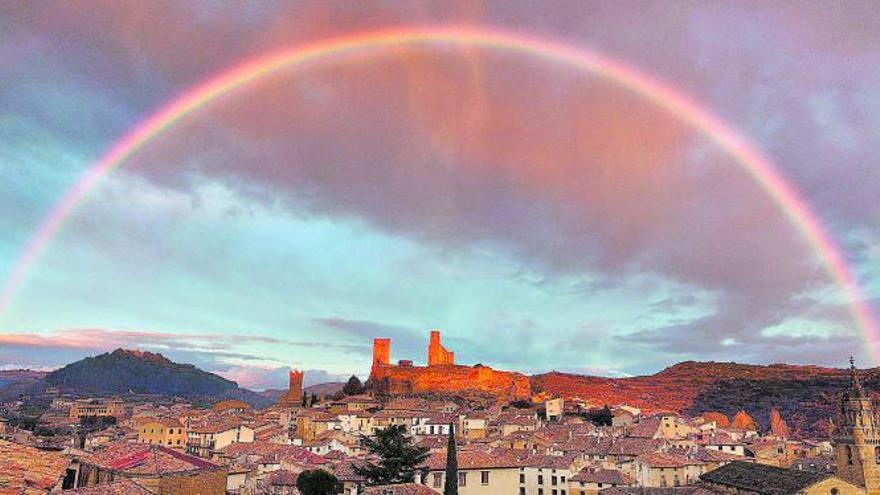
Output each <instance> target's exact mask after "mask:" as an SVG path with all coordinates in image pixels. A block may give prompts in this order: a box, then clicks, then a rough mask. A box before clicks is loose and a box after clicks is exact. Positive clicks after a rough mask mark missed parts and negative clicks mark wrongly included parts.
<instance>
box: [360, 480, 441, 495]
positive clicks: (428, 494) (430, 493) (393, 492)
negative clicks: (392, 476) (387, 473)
mask: <svg viewBox="0 0 880 495" xmlns="http://www.w3.org/2000/svg"><path fill="white" fill-rule="evenodd" d="M364 495H437V492H435V491H434V490H432V489H430V488H428V487H427V486H425V485H420V484H418V483H401V484H399V485H378V486H372V487H369V488H367V489H366V491H365V492H364Z"/></svg>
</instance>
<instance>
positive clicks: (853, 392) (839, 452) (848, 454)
mask: <svg viewBox="0 0 880 495" xmlns="http://www.w3.org/2000/svg"><path fill="white" fill-rule="evenodd" d="M840 415H841V417H840V424H839V425H838V426H837V429H836V431H835V434H834V456H835V459H836V461H837V476H839V477H840V478H843V479H844V480H846V481H849V482H850V483H853V484H854V485H857V486H861V487H864V488H865V492H866V493H867V494H868V495H875V494H876V495H880V430H878V426H880V423H878V418H877V416H876V415H875V413H874V401H873V400H872V399H871V398H870V397H869V396H868V395H867V394H866V393H865V391H864V390H863V389H862V384H861V383H860V382H859V374H858V371H857V370H856V367H855V362H854V361H853V359H852V358H850V387H849V391H847V393H846V394H844V396H843V398H842V399H841V404H840Z"/></svg>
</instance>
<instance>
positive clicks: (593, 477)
mask: <svg viewBox="0 0 880 495" xmlns="http://www.w3.org/2000/svg"><path fill="white" fill-rule="evenodd" d="M571 481H579V482H583V483H602V484H608V485H617V486H625V485H634V484H635V483H636V480H634V479H632V478H631V477H629V476H627V475H626V473H622V472H620V471H618V470H616V469H593V468H584V469H582V470H581V471H580V472H579V473H578V474H576V475H574V476H572V477H571Z"/></svg>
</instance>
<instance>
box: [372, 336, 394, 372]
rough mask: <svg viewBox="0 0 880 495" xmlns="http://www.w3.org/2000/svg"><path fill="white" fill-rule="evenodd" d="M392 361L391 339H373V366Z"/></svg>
mask: <svg viewBox="0 0 880 495" xmlns="http://www.w3.org/2000/svg"><path fill="white" fill-rule="evenodd" d="M390 363H391V339H373V368H375V367H377V366H379V365H385V364H390Z"/></svg>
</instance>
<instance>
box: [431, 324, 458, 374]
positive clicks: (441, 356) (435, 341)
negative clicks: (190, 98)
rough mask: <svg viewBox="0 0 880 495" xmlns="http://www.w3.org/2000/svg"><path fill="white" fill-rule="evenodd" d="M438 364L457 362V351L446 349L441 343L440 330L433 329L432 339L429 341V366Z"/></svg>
mask: <svg viewBox="0 0 880 495" xmlns="http://www.w3.org/2000/svg"><path fill="white" fill-rule="evenodd" d="M438 364H455V353H454V352H451V351H448V350H446V348H445V347H443V344H441V343H440V330H431V340H429V341H428V366H436V365H438Z"/></svg>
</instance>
